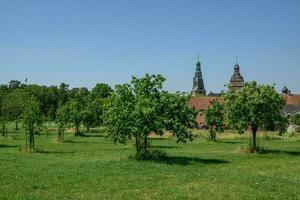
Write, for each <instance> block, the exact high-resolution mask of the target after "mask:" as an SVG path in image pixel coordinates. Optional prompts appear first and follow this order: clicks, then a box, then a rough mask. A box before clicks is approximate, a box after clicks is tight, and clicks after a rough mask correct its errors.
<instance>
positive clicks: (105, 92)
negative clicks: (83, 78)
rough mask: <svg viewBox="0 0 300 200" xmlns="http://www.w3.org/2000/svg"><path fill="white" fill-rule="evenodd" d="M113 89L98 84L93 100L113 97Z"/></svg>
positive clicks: (93, 93)
mask: <svg viewBox="0 0 300 200" xmlns="http://www.w3.org/2000/svg"><path fill="white" fill-rule="evenodd" d="M112 93H113V89H112V88H111V87H110V86H109V85H108V84H105V83H97V84H96V86H95V87H94V88H93V89H92V96H93V98H95V97H97V98H100V99H103V98H107V97H109V96H111V94H112Z"/></svg>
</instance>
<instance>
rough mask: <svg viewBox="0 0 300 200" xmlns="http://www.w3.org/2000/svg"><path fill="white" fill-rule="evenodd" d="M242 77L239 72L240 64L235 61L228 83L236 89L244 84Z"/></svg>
mask: <svg viewBox="0 0 300 200" xmlns="http://www.w3.org/2000/svg"><path fill="white" fill-rule="evenodd" d="M244 84H245V82H244V78H243V76H242V75H241V73H240V66H239V65H238V63H237V62H236V64H235V65H234V72H233V75H232V76H231V79H230V85H231V86H232V87H233V88H234V90H236V91H238V90H240V89H241V88H242V87H243V86H244Z"/></svg>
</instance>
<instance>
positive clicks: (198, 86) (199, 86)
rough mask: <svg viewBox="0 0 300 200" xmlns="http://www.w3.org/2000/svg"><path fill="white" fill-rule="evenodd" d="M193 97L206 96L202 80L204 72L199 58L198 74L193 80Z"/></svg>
mask: <svg viewBox="0 0 300 200" xmlns="http://www.w3.org/2000/svg"><path fill="white" fill-rule="evenodd" d="M192 95H193V96H196V95H206V90H205V88H204V83H203V78H202V72H201V63H200V61H199V56H198V61H197V63H196V73H195V77H194V79H193V91H192Z"/></svg>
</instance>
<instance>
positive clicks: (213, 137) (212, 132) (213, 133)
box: [209, 126, 216, 141]
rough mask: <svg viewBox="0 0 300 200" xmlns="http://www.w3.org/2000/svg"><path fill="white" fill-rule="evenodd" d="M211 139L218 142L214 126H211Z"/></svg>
mask: <svg viewBox="0 0 300 200" xmlns="http://www.w3.org/2000/svg"><path fill="white" fill-rule="evenodd" d="M209 132H210V138H211V139H212V140H213V141H216V135H215V131H214V128H213V126H210V131H209Z"/></svg>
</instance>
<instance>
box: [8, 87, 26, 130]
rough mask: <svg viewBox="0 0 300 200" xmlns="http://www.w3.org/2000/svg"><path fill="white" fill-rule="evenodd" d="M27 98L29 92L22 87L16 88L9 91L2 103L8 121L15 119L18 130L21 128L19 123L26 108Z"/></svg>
mask: <svg viewBox="0 0 300 200" xmlns="http://www.w3.org/2000/svg"><path fill="white" fill-rule="evenodd" d="M26 98H27V94H26V93H25V92H24V90H22V89H16V90H13V91H12V92H10V93H8V94H7V95H6V96H5V97H4V99H3V102H2V103H3V104H2V109H3V112H5V116H6V120H7V121H10V122H11V121H15V124H16V126H15V128H16V130H18V129H19V127H18V123H19V120H20V117H21V114H22V112H23V109H24V99H26Z"/></svg>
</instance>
